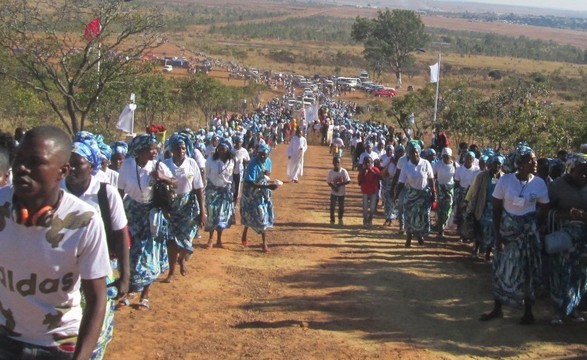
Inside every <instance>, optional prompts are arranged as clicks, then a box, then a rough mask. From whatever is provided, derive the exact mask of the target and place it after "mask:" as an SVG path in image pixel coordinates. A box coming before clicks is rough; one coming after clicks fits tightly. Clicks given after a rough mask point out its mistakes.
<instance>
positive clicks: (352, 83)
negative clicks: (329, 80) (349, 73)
mask: <svg viewBox="0 0 587 360" xmlns="http://www.w3.org/2000/svg"><path fill="white" fill-rule="evenodd" d="M336 82H337V84H339V85H340V84H343V85H348V86H349V87H350V88H351V89H354V88H356V87H357V86H359V85H360V84H361V79H359V78H350V77H339V78H337V79H336Z"/></svg>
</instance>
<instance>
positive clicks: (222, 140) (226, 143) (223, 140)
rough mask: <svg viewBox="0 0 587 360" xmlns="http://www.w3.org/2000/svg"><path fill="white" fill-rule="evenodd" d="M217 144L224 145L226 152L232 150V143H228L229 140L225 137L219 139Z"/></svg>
mask: <svg viewBox="0 0 587 360" xmlns="http://www.w3.org/2000/svg"><path fill="white" fill-rule="evenodd" d="M218 146H224V147H225V148H226V149H227V150H228V152H232V145H231V144H230V141H228V140H227V139H224V138H222V139H220V141H219V142H218Z"/></svg>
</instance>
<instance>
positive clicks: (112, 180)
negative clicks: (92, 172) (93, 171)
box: [98, 168, 118, 189]
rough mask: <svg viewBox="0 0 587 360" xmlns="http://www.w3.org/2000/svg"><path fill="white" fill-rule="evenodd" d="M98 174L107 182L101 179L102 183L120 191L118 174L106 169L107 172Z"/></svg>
mask: <svg viewBox="0 0 587 360" xmlns="http://www.w3.org/2000/svg"><path fill="white" fill-rule="evenodd" d="M98 174H100V176H102V177H103V178H104V179H105V180H106V181H103V180H102V179H99V181H100V182H107V183H108V184H110V185H112V186H114V187H115V188H117V189H118V173H117V172H116V171H114V170H112V169H110V168H106V171H102V170H100V171H98Z"/></svg>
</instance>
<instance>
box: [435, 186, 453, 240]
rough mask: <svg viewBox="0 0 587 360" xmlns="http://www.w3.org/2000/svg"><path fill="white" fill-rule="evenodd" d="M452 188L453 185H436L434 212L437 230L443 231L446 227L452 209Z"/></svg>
mask: <svg viewBox="0 0 587 360" xmlns="http://www.w3.org/2000/svg"><path fill="white" fill-rule="evenodd" d="M454 188H455V186H454V184H439V185H438V210H437V211H436V214H437V222H436V225H437V226H438V230H444V228H445V227H446V225H447V222H448V218H449V217H450V213H451V209H452V203H453V198H454Z"/></svg>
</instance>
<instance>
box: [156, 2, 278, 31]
mask: <svg viewBox="0 0 587 360" xmlns="http://www.w3.org/2000/svg"><path fill="white" fill-rule="evenodd" d="M162 4H163V5H164V6H165V15H164V29H165V31H168V32H179V31H185V30H187V28H188V27H189V26H194V25H213V24H218V23H234V22H236V21H246V20H256V19H264V18H273V17H278V16H283V15H286V14H287V12H283V11H267V10H260V9H256V8H251V7H242V6H208V5H199V4H193V3H173V2H168V1H165V2H162Z"/></svg>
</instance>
